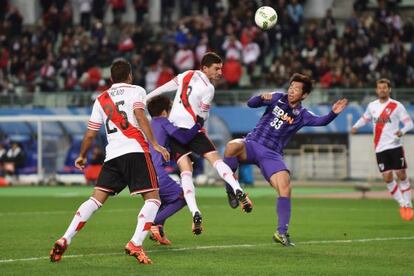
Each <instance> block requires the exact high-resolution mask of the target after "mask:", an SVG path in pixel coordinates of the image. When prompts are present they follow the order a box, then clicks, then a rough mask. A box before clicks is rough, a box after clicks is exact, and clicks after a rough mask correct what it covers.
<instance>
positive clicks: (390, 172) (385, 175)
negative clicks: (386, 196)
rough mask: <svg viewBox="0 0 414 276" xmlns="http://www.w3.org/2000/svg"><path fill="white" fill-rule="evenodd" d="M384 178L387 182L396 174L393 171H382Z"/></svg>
mask: <svg viewBox="0 0 414 276" xmlns="http://www.w3.org/2000/svg"><path fill="white" fill-rule="evenodd" d="M382 178H383V179H384V181H385V182H386V183H389V182H391V181H393V179H394V176H393V174H392V171H388V172H383V173H382Z"/></svg>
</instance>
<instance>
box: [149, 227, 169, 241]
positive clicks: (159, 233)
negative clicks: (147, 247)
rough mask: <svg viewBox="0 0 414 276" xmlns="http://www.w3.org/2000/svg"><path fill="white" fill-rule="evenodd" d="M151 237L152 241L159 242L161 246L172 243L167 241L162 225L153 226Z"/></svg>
mask: <svg viewBox="0 0 414 276" xmlns="http://www.w3.org/2000/svg"><path fill="white" fill-rule="evenodd" d="M150 231H151V236H150V239H151V240H153V241H157V242H158V243H159V244H162V245H170V244H171V241H170V240H168V239H167V237H166V236H165V233H164V230H163V228H162V225H153V226H151V229H150Z"/></svg>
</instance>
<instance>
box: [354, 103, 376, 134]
mask: <svg viewBox="0 0 414 276" xmlns="http://www.w3.org/2000/svg"><path fill="white" fill-rule="evenodd" d="M371 119H372V116H371V112H370V109H369V106H368V107H367V109H366V110H365V112H364V114H363V115H362V116H361V118H359V120H358V121H356V123H355V124H354V125H353V126H352V128H351V134H356V133H357V132H358V128H361V127H363V126H365V125H366V123H368V122H369V121H371Z"/></svg>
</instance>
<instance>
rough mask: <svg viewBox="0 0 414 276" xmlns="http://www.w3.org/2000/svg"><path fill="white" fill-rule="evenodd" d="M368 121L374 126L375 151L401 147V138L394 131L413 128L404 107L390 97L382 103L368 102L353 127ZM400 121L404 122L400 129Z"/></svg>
mask: <svg viewBox="0 0 414 276" xmlns="http://www.w3.org/2000/svg"><path fill="white" fill-rule="evenodd" d="M368 122H372V124H373V127H374V146H375V152H382V151H384V150H388V149H393V148H397V147H401V145H402V144H401V139H400V138H399V137H398V136H397V135H396V132H397V131H399V130H401V132H402V133H403V134H405V133H406V132H407V131H409V130H410V129H411V128H413V121H412V120H411V118H410V116H409V115H408V112H407V110H406V109H405V107H404V106H403V105H402V104H401V103H400V102H399V101H396V100H393V99H391V98H390V99H388V101H386V102H384V103H381V102H380V101H379V100H375V101H373V102H370V103H369V104H368V106H367V109H366V111H365V113H364V115H362V117H361V118H360V119H359V120H358V121H357V122H356V123H355V125H354V126H353V127H355V128H360V127H362V126H364V125H365V124H366V123H368ZM400 122H402V123H403V124H404V127H403V128H402V129H400Z"/></svg>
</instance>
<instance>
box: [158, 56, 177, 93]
mask: <svg viewBox="0 0 414 276" xmlns="http://www.w3.org/2000/svg"><path fill="white" fill-rule="evenodd" d="M161 63H162V67H161V71H160V75H159V77H158V80H157V84H156V87H160V86H161V85H163V84H165V83H167V82H169V81H170V80H172V79H173V78H174V77H175V74H174V71H173V70H172V68H171V67H170V66H168V64H167V63H166V62H165V61H162V62H161Z"/></svg>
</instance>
